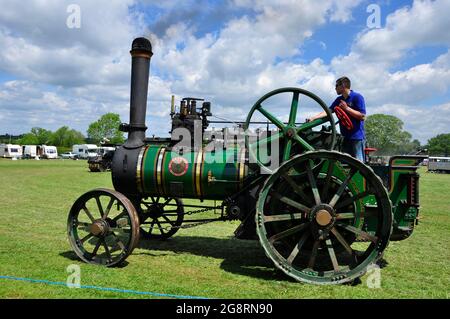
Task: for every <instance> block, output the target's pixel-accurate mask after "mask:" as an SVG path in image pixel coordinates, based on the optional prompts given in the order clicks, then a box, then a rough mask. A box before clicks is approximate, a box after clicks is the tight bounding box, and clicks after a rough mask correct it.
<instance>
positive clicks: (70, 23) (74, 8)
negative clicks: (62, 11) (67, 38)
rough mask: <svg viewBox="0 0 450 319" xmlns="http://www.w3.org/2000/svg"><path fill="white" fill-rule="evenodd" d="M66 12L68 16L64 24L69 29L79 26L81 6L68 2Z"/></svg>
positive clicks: (78, 27)
mask: <svg viewBox="0 0 450 319" xmlns="http://www.w3.org/2000/svg"><path fill="white" fill-rule="evenodd" d="M66 12H67V13H69V16H68V17H67V19H66V25H67V27H68V28H69V29H80V28H81V7H80V6H79V5H78V4H69V5H68V6H67V9H66Z"/></svg>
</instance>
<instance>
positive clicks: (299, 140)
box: [243, 87, 336, 174]
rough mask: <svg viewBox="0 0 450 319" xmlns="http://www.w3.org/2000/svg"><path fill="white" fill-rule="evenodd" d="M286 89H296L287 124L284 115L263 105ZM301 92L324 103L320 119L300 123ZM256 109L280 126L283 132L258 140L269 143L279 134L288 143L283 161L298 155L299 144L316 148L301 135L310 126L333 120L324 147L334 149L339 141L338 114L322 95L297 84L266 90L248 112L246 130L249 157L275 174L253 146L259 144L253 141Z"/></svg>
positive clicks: (282, 150) (283, 149) (285, 144)
mask: <svg viewBox="0 0 450 319" xmlns="http://www.w3.org/2000/svg"><path fill="white" fill-rule="evenodd" d="M283 93H292V100H291V108H290V112H289V121H288V123H287V124H286V123H283V122H282V121H281V120H280V119H278V118H277V117H276V116H274V115H273V114H271V113H270V112H268V111H267V110H266V109H265V108H264V107H263V106H262V104H263V102H264V101H266V100H267V99H269V98H270V97H272V96H274V95H277V94H283ZM300 95H305V96H307V97H309V98H311V99H313V100H314V101H315V102H316V103H317V104H319V105H320V107H321V108H322V110H323V111H325V113H326V116H325V117H323V118H321V119H317V120H314V121H311V122H308V123H303V124H301V125H298V126H297V125H296V121H295V120H296V117H297V110H298V105H299V103H298V102H299V98H300ZM255 112H259V113H261V114H262V115H263V116H264V117H265V118H267V119H268V120H269V122H270V123H272V124H274V125H275V126H276V127H278V129H279V133H278V134H275V136H271V137H269V138H266V139H264V140H262V141H259V142H257V143H255V144H258V143H264V142H265V143H266V144H267V143H270V142H272V141H274V140H275V139H277V138H279V139H280V141H281V143H283V144H284V145H283V147H282V149H281V152H282V153H281V154H282V158H281V161H282V162H285V161H287V160H288V159H289V158H291V157H292V156H294V155H296V154H293V151H292V150H293V146H295V145H298V146H300V148H301V149H303V150H304V151H312V150H315V148H314V147H313V146H312V145H311V144H310V143H308V141H307V140H305V138H304V137H302V136H301V135H302V133H305V132H306V131H307V130H310V129H312V128H314V127H317V126H319V125H322V124H325V123H328V122H329V123H330V127H331V140H330V142H329V143H328V144H327V145H325V146H324V147H323V149H326V150H332V149H333V148H334V145H335V143H336V124H335V122H334V118H333V116H332V114H331V111H330V109H329V108H328V106H327V105H326V104H325V102H323V101H322V99H320V98H319V97H318V96H317V95H315V94H313V93H311V92H309V91H307V90H304V89H301V88H295V87H286V88H280V89H277V90H274V91H271V92H269V93H267V94H265V95H264V96H262V97H261V98H260V99H259V100H258V101H256V103H255V104H254V105H253V107H252V108H251V110H250V112H249V114H248V116H247V119H246V121H245V123H244V127H243V128H244V131H245V147H246V149H247V150H248V153H249V157H250V160H251V161H250V162H251V163H257V164H258V165H259V166H260V167H261V169H262V171H261V172H262V173H269V174H272V173H273V170H271V169H270V168H268V167H267V166H266V165H264V164H263V163H262V162H261V161H260V160H259V158H258V156H256V154H255V150H254V149H253V148H254V147H255V144H251V145H250V141H249V132H248V128H249V126H250V124H251V122H252V117H253V115H254V114H255ZM280 164H281V163H280Z"/></svg>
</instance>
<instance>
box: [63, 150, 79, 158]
mask: <svg viewBox="0 0 450 319" xmlns="http://www.w3.org/2000/svg"><path fill="white" fill-rule="evenodd" d="M61 158H62V159H77V158H78V155H77V154H75V153H72V152H66V153H62V154H61Z"/></svg>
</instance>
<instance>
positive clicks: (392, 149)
mask: <svg viewBox="0 0 450 319" xmlns="http://www.w3.org/2000/svg"><path fill="white" fill-rule="evenodd" d="M364 126H365V129H366V136H367V137H366V138H367V144H368V146H370V147H375V148H377V149H378V152H377V153H378V154H379V155H393V154H399V153H400V154H402V153H408V152H411V151H412V150H413V148H414V147H415V145H416V144H413V143H412V142H411V137H412V136H411V134H410V133H408V132H406V131H404V130H403V122H402V120H400V119H399V118H397V117H395V116H392V115H386V114H373V115H369V116H368V117H367V119H366V121H365V124H364ZM419 144H420V143H419Z"/></svg>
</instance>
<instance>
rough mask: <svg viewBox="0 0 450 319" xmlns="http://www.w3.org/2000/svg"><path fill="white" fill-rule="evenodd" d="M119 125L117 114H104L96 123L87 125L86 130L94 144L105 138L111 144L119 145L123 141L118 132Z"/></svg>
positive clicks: (120, 133)
mask: <svg viewBox="0 0 450 319" xmlns="http://www.w3.org/2000/svg"><path fill="white" fill-rule="evenodd" d="M120 123H121V121H120V116H119V114H116V113H106V114H104V115H102V116H101V117H100V119H99V120H98V121H96V122H93V123H91V124H90V125H89V128H88V130H87V133H88V137H89V138H90V139H92V140H93V141H94V142H96V143H99V142H100V141H102V140H103V139H104V138H106V139H108V140H109V141H110V142H111V143H115V144H121V143H123V142H124V140H125V139H124V136H123V133H122V132H121V131H119V125H120Z"/></svg>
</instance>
